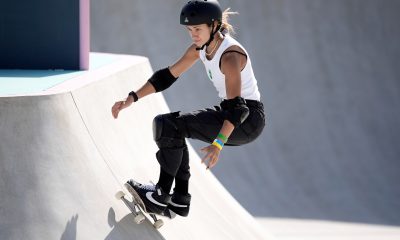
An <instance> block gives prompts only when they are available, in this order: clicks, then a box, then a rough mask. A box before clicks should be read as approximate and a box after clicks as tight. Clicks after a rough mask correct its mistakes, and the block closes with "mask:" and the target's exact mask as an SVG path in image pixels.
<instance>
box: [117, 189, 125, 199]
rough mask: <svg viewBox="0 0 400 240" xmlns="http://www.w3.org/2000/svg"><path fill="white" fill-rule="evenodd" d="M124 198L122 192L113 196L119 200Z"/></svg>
mask: <svg viewBox="0 0 400 240" xmlns="http://www.w3.org/2000/svg"><path fill="white" fill-rule="evenodd" d="M124 196H125V193H124V192H123V191H119V192H117V193H116V194H115V198H116V199H118V200H120V199H122V198H123V197H124Z"/></svg>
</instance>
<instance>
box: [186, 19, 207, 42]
mask: <svg viewBox="0 0 400 240" xmlns="http://www.w3.org/2000/svg"><path fill="white" fill-rule="evenodd" d="M186 29H187V30H188V32H189V35H190V37H191V38H192V41H193V43H194V44H196V46H197V47H201V46H202V45H203V44H205V43H206V42H207V41H208V39H209V38H210V33H211V28H210V27H209V26H208V25H207V24H201V25H191V26H186Z"/></svg>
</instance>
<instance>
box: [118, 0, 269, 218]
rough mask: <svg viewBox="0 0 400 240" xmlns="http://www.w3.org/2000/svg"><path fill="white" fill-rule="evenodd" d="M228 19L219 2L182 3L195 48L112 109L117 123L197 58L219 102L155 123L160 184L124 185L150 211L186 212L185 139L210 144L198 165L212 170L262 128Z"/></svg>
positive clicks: (246, 61)
mask: <svg viewBox="0 0 400 240" xmlns="http://www.w3.org/2000/svg"><path fill="white" fill-rule="evenodd" d="M230 14H232V12H229V9H227V10H225V11H224V12H222V10H221V8H220V5H219V3H218V2H217V1H212V0H208V1H200V0H199V1H190V2H188V3H187V4H185V5H184V6H183V8H182V10H181V15H180V23H181V24H182V25H184V26H185V27H186V29H187V31H188V32H189V35H190V37H191V39H192V41H193V43H192V44H191V45H190V46H189V48H188V49H187V50H186V52H185V53H184V55H183V56H182V57H181V58H180V59H179V60H178V61H177V62H176V63H174V64H173V65H171V66H169V67H167V68H164V69H161V70H158V71H156V72H155V73H154V74H153V76H152V77H151V78H150V79H149V80H148V81H147V82H146V83H145V84H144V85H143V86H142V87H141V88H140V89H138V90H137V91H132V92H130V93H129V95H128V97H127V99H126V100H125V101H119V102H116V103H115V104H114V106H113V107H112V114H113V116H114V118H117V117H118V114H119V112H120V111H121V110H123V109H125V108H127V107H129V106H131V105H132V104H133V103H134V102H137V101H138V100H139V99H141V98H143V97H145V96H147V95H150V94H152V93H155V92H160V91H163V90H165V89H167V88H168V87H170V86H171V85H172V84H173V83H174V82H175V81H176V80H177V79H178V77H179V76H180V75H181V74H183V73H184V72H185V71H187V70H188V69H189V68H190V67H191V66H193V64H194V63H195V62H196V61H197V60H198V59H200V60H201V61H202V62H203V64H204V66H205V70H206V74H207V76H208V78H209V79H210V80H211V82H212V83H213V84H214V86H215V88H216V89H217V91H218V95H219V97H220V98H221V100H222V101H221V103H220V105H219V106H215V107H211V108H206V109H202V110H198V111H194V112H190V113H181V112H173V113H169V114H163V115H159V116H157V117H156V118H155V119H154V121H153V131H154V140H155V142H156V143H157V146H158V147H159V151H158V152H157V154H156V157H157V160H158V162H159V164H160V176H159V179H158V182H157V184H156V185H152V184H150V185H145V184H141V183H138V182H136V181H134V180H129V181H128V184H130V186H132V188H133V189H135V191H136V192H137V193H138V194H139V195H140V197H141V199H142V200H143V202H144V204H145V206H146V209H147V211H149V212H153V213H156V214H161V213H163V212H165V211H173V212H175V213H176V214H178V215H181V216H187V215H188V213H189V207H190V200H191V195H190V194H189V178H190V171H189V152H188V148H187V145H186V141H185V138H192V139H198V140H201V141H203V142H205V143H208V144H209V145H207V146H206V147H204V148H203V149H201V150H202V152H203V153H204V157H203V158H202V161H203V162H204V163H205V164H206V166H207V168H212V167H213V166H215V164H216V163H217V162H218V159H219V154H220V152H221V151H222V149H223V147H224V145H229V146H240V145H243V144H246V143H249V142H251V141H253V140H254V139H256V138H257V137H258V136H259V135H260V134H261V132H262V130H263V128H264V125H265V115H264V108H263V104H262V103H261V102H260V92H259V90H258V86H257V80H256V78H255V76H254V73H253V69H252V66H251V61H250V57H249V55H248V53H247V51H246V50H245V48H244V47H243V46H242V45H241V44H240V43H239V42H237V41H236V40H235V39H234V38H232V37H231V36H230V34H229V33H230V31H231V30H232V26H231V25H230V24H229V23H228V22H227V19H228V16H229V15H230ZM174 182H175V187H174V189H173V193H172V194H170V191H171V188H172V185H173V184H174Z"/></svg>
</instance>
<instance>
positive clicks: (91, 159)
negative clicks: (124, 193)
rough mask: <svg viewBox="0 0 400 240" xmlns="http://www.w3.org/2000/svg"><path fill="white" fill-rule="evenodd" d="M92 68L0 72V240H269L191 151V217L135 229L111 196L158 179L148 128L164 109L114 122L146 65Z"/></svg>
mask: <svg viewBox="0 0 400 240" xmlns="http://www.w3.org/2000/svg"><path fill="white" fill-rule="evenodd" d="M90 63H91V64H90V69H89V70H88V71H76V72H71V71H65V72H63V71H57V72H54V71H51V70H49V71H41V70H36V71H29V70H26V71H25V70H0V86H2V87H1V89H2V90H1V91H2V92H1V94H0V131H1V134H0V141H1V145H0V195H1V198H0V212H1V215H0V239H61V240H75V239H110V240H111V239H113V240H115V239H235V238H240V239H274V238H272V237H271V236H270V234H269V233H268V231H266V230H265V229H263V228H261V225H260V224H259V223H258V222H256V220H255V219H254V218H253V217H252V216H251V215H250V214H249V213H248V212H247V211H246V210H245V209H244V208H243V207H241V205H240V204H239V203H238V202H237V201H236V200H235V199H234V198H233V197H232V196H231V195H230V194H229V193H228V192H227V191H226V190H225V188H224V187H223V186H222V185H221V184H220V183H219V181H218V180H217V179H216V178H215V177H214V176H213V174H212V173H210V172H209V171H206V170H205V166H204V165H201V163H200V162H201V160H200V159H199V157H198V156H197V154H196V153H195V152H194V151H193V149H192V148H191V149H190V153H191V155H192V167H191V169H192V175H193V181H192V184H191V192H192V194H193V196H194V197H193V200H192V204H191V212H190V217H188V218H179V217H177V218H175V219H173V220H171V221H168V220H165V225H164V226H163V227H162V228H161V229H160V231H158V230H156V229H155V228H154V227H153V226H152V225H151V224H150V223H149V222H145V223H143V224H141V225H137V224H135V222H134V219H133V216H132V214H130V210H129V209H128V208H127V207H126V206H125V205H124V204H123V203H122V201H120V200H117V199H116V198H115V197H114V194H115V193H117V192H118V191H120V190H123V184H124V183H125V182H126V181H127V180H129V179H130V178H135V180H137V181H140V182H148V181H149V180H153V181H154V180H155V179H156V178H157V175H158V172H159V167H158V163H157V161H156V158H155V152H156V150H157V146H156V145H155V143H154V142H153V134H152V120H153V118H154V117H155V116H156V115H158V114H161V113H166V112H168V111H169V108H168V106H167V104H166V102H165V100H164V98H163V96H162V95H161V94H156V95H154V96H152V97H149V98H147V99H143V100H141V101H140V103H139V102H138V103H137V104H135V106H134V107H132V108H131V109H129V110H128V111H126V112H124V113H121V115H120V116H119V118H118V119H117V120H115V119H114V118H113V117H112V115H111V107H112V105H113V104H114V102H115V101H117V100H123V99H125V98H126V96H127V91H128V90H129V89H134V88H138V87H139V86H141V84H143V83H144V82H145V81H147V79H148V78H149V77H150V76H151V74H152V68H151V66H150V63H149V61H148V59H147V58H145V57H140V56H129V55H115V54H101V53H92V54H91V55H90ZM30 81H34V82H36V83H37V84H32V83H30ZM39 83H40V84H39ZM38 85H40V87H39V86H38ZM128 92H129V91H128Z"/></svg>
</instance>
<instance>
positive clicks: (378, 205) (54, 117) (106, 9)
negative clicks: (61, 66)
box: [0, 0, 400, 240]
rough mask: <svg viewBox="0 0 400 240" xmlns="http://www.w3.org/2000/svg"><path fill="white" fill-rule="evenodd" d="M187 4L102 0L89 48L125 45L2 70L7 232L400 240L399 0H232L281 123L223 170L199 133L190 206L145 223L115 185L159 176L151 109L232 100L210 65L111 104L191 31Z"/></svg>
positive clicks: (233, 155) (225, 160)
mask: <svg viewBox="0 0 400 240" xmlns="http://www.w3.org/2000/svg"><path fill="white" fill-rule="evenodd" d="M183 3H184V1H180V0H170V1H168V4H167V3H166V1H162V0H153V1H138V0H119V1H106V0H98V1H96V2H95V3H94V2H92V5H91V22H92V24H91V41H92V42H91V50H92V51H95V52H108V53H115V54H100V53H96V54H91V59H90V65H91V66H90V68H89V71H78V72H76V71H29V70H27V71H18V70H1V71H0V96H1V97H0V141H1V144H0V194H1V198H0V239H62V240H70V239H189V238H190V239H204V238H209V239H274V238H275V239H281V240H289V239H318V240H321V239H322V240H324V239H352V240H357V239H363V240H366V239H367V240H368V239H384V240H389V239H390V240H391V239H399V238H400V188H399V187H398V185H399V183H400V174H399V172H400V162H399V159H400V148H399V146H400V125H399V123H400V107H399V103H400V86H399V84H400V81H399V79H400V68H399V67H398V66H400V48H399V44H398V43H399V42H400V28H398V23H399V22H400V15H399V14H398V12H399V10H400V1H397V0H385V1H376V0H365V1H360V0H336V1H319V0H296V1H293V0H252V1H239V0H233V1H223V0H221V1H220V3H221V5H222V7H223V8H226V7H231V8H232V11H238V12H239V15H237V16H233V17H232V19H231V21H232V23H233V25H234V26H235V27H236V28H237V29H236V30H237V32H236V35H235V36H234V37H235V38H236V39H238V40H239V42H241V43H242V44H243V45H244V47H245V48H246V50H247V51H248V52H249V55H250V57H251V59H252V63H253V68H254V71H255V74H256V77H257V79H258V83H259V87H260V91H261V95H262V101H263V102H264V105H265V107H266V109H265V110H266V113H267V127H266V129H265V131H264V133H263V134H262V135H261V136H260V138H259V139H257V141H255V142H253V143H251V144H248V145H245V146H242V147H239V148H233V147H226V148H224V151H223V153H222V154H221V159H220V161H219V162H218V164H217V166H216V167H215V168H213V169H212V173H210V172H209V171H205V169H204V166H202V165H200V163H199V162H200V159H199V155H200V154H199V149H200V148H202V147H204V143H201V142H197V141H191V140H189V142H190V146H191V147H190V155H191V164H192V166H191V170H192V173H193V177H192V183H191V187H190V189H191V191H192V195H193V196H194V197H193V207H192V212H191V215H190V217H189V218H177V219H174V220H172V221H165V222H166V223H165V226H164V227H163V228H161V230H160V232H157V231H156V230H155V229H154V228H153V227H152V226H151V225H150V224H149V223H145V224H143V225H136V224H135V223H134V221H133V217H132V215H131V214H130V213H129V210H128V209H127V208H126V207H125V206H124V204H123V203H121V202H120V201H117V200H116V199H115V198H114V194H115V193H116V192H117V191H119V190H121V189H122V184H123V183H124V182H125V181H126V180H127V179H129V178H133V177H135V178H136V180H138V181H142V182H148V181H149V180H153V181H154V180H155V179H157V177H158V176H157V175H158V164H157V162H156V160H155V156H154V154H155V152H156V150H157V147H156V145H155V143H154V142H153V139H152V133H151V122H152V119H153V117H154V116H156V115H157V114H160V113H164V112H169V111H178V110H181V111H193V110H196V109H200V108H204V107H209V106H213V105H217V104H218V103H219V101H220V99H218V98H217V92H216V91H215V89H214V88H213V86H212V84H211V83H210V82H209V81H208V80H207V77H206V75H205V73H204V67H203V66H202V65H201V64H199V63H197V64H196V65H194V67H193V68H192V69H191V70H190V71H188V72H187V73H185V74H184V75H182V76H181V77H180V78H179V80H178V81H177V82H176V83H175V84H174V85H173V86H172V87H171V88H170V89H168V90H166V91H165V92H163V94H156V95H154V96H151V97H149V98H146V99H143V100H141V101H140V102H138V103H137V104H135V106H133V107H132V108H131V109H129V110H127V111H126V112H123V113H122V114H121V116H120V117H119V119H118V120H114V119H112V117H111V111H110V110H111V106H112V104H113V103H114V102H115V101H117V100H122V99H123V98H125V97H126V95H127V93H128V92H129V91H131V90H135V89H137V88H138V87H140V85H141V84H143V83H144V82H145V81H146V80H147V78H148V77H150V76H151V74H152V72H153V69H154V70H157V69H160V68H163V67H166V66H168V65H170V64H172V63H173V62H174V61H176V60H177V59H178V57H179V56H181V54H182V53H183V51H184V50H185V46H188V45H189V44H190V38H189V37H188V34H187V33H186V32H185V29H184V28H183V27H182V26H179V21H178V16H179V11H180V8H181V6H182V4H183ZM149 15H150V16H149ZM132 55H134V56H132ZM137 55H141V56H146V58H145V57H139V56H137ZM0 57H1V56H0ZM150 63H151V65H150ZM164 98H165V99H164ZM214 175H215V177H216V178H215V177H214ZM217 179H218V180H217ZM220 183H222V185H221V184H220ZM260 225H261V227H260ZM271 235H273V237H272V236H271Z"/></svg>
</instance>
